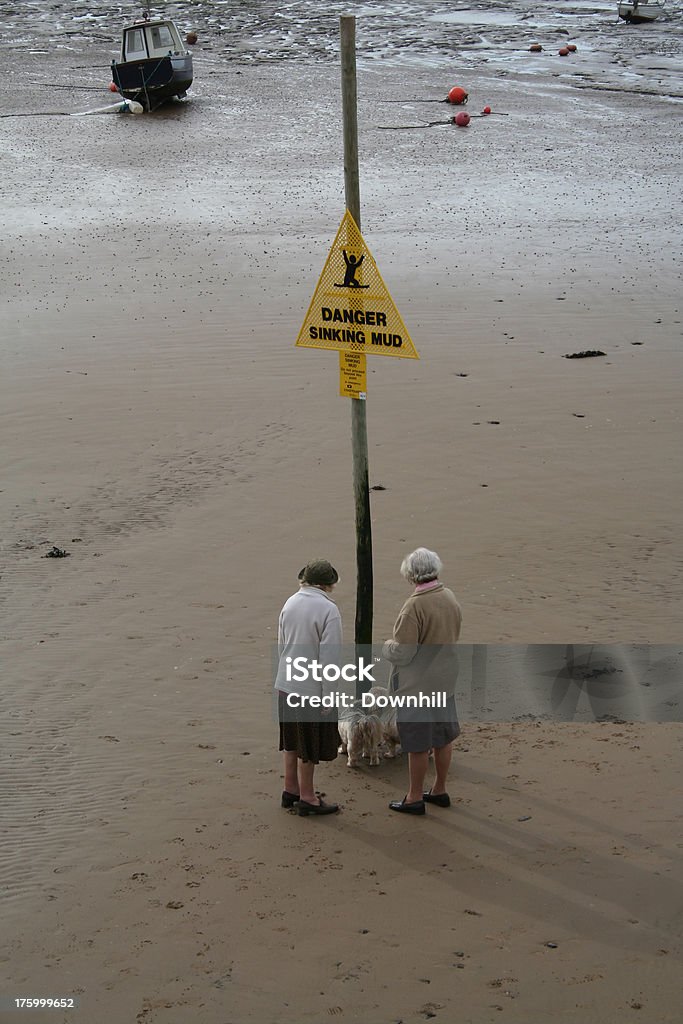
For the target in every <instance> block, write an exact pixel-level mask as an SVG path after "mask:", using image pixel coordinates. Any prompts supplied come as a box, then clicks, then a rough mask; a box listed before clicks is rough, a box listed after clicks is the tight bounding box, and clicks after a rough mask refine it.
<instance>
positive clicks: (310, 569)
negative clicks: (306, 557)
mask: <svg viewBox="0 0 683 1024" xmlns="http://www.w3.org/2000/svg"><path fill="white" fill-rule="evenodd" d="M299 580H300V581H301V582H302V583H309V584H310V585H311V586H313V587H330V586H332V584H333V583H336V582H337V581H338V580H339V573H338V572H337V570H336V569H335V567H334V566H333V565H331V564H330V563H329V562H328V561H327V559H325V558H315V559H314V560H313V561H312V562H308V563H307V564H306V565H305V566H304V567H303V569H302V570H301V572H300V573H299Z"/></svg>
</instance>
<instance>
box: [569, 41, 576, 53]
mask: <svg viewBox="0 0 683 1024" xmlns="http://www.w3.org/2000/svg"><path fill="white" fill-rule="evenodd" d="M567 49H568V50H569V52H570V53H576V43H567Z"/></svg>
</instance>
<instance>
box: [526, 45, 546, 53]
mask: <svg viewBox="0 0 683 1024" xmlns="http://www.w3.org/2000/svg"><path fill="white" fill-rule="evenodd" d="M542 49H543V47H542V46H541V44H540V43H532V44H531V46H530V47H529V53H540V52H541V50H542Z"/></svg>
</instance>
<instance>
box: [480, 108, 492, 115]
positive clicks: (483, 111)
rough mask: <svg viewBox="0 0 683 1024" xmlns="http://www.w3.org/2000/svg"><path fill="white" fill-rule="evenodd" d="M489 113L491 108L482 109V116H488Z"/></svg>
mask: <svg viewBox="0 0 683 1024" xmlns="http://www.w3.org/2000/svg"><path fill="white" fill-rule="evenodd" d="M490 113H491V108H490V107H484V109H483V110H482V114H490Z"/></svg>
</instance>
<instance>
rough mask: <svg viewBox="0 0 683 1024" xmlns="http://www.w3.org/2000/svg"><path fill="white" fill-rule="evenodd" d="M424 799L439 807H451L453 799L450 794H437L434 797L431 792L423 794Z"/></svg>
mask: <svg viewBox="0 0 683 1024" xmlns="http://www.w3.org/2000/svg"><path fill="white" fill-rule="evenodd" d="M422 799H423V800H426V801H427V803H428V804H436V806H437V807H450V806H451V798H450V797H449V795H448V793H436V794H435V795H434V796H432V794H431V792H429V793H423V794H422Z"/></svg>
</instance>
